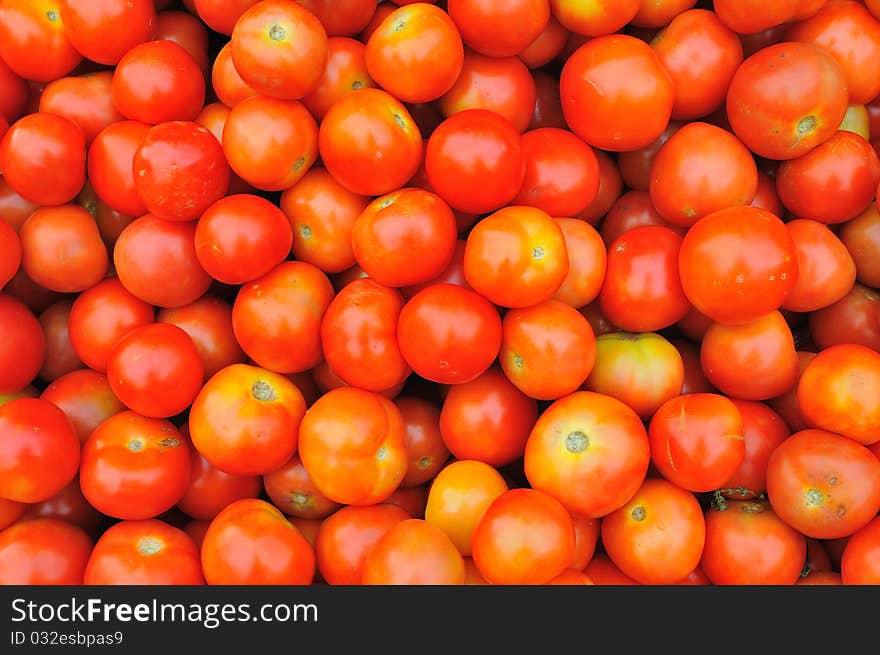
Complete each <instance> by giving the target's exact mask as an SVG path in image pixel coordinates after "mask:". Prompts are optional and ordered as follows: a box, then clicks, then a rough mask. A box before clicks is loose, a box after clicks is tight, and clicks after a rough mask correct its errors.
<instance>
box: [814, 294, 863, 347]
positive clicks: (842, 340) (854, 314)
mask: <svg viewBox="0 0 880 655" xmlns="http://www.w3.org/2000/svg"><path fill="white" fill-rule="evenodd" d="M809 325H810V335H811V336H812V338H813V342H814V343H815V344H816V346H818V347H819V348H828V347H830V346H836V345H842V344H858V345H862V346H866V347H867V348H871V349H872V350H880V294H878V293H877V292H876V291H875V290H874V289H869V288H868V287H866V286H864V285H861V284H859V283H858V282H856V283H855V284H854V285H853V288H852V289H850V291H849V293H848V294H846V295H845V296H844V297H843V298H841V299H840V300H838V301H837V302H836V303H834V304H833V305H828V306H827V307H823V308H822V309H820V310H818V311H815V312H811V313H810V315H809Z"/></svg>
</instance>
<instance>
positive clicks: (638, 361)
mask: <svg viewBox="0 0 880 655" xmlns="http://www.w3.org/2000/svg"><path fill="white" fill-rule="evenodd" d="M683 383H684V363H683V361H682V357H681V355H680V354H679V352H678V350H677V349H676V347H675V346H674V345H672V344H671V343H670V342H669V341H667V340H666V339H665V338H663V337H662V336H660V335H659V334H654V333H651V332H648V333H642V334H633V333H630V332H613V333H609V334H603V335H601V336H599V337H598V338H597V339H596V362H595V364H594V365H593V368H592V371H591V372H590V375H589V377H588V378H587V380H586V382H585V384H584V389H586V390H588V391H594V392H596V393H600V394H604V395H606V396H611V397H612V398H616V399H617V400H620V401H621V402H623V403H624V404H626V405H627V406H628V407H630V408H631V409H632V410H633V411H635V413H636V414H638V415H639V417H640V418H641V419H642V420H645V421H647V420H650V418H651V417H652V416H653V415H654V412H656V411H657V408H658V407H660V405H662V404H663V403H665V402H666V401H667V400H669V399H670V398H673V397H675V396H678V395H679V394H680V393H681V390H682V385H683Z"/></svg>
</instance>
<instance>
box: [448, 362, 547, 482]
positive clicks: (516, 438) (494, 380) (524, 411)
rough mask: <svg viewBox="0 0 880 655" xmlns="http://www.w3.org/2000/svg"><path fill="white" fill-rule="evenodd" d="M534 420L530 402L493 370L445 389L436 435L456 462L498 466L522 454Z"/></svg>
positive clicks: (535, 410)
mask: <svg viewBox="0 0 880 655" xmlns="http://www.w3.org/2000/svg"><path fill="white" fill-rule="evenodd" d="M537 418H538V407H537V403H536V402H535V400H534V399H533V398H529V397H528V396H526V395H525V394H524V393H523V392H521V391H520V390H519V389H517V388H516V387H515V386H514V385H513V383H512V382H510V380H509V379H508V378H507V376H506V375H504V373H503V372H502V371H501V370H499V369H498V368H497V367H494V366H493V367H492V368H489V369H488V370H486V371H485V372H484V373H483V374H482V375H480V376H479V377H477V378H476V379H474V380H471V381H469V382H461V383H457V384H454V385H452V386H451V387H450V388H449V391H448V392H447V394H446V398H445V399H444V401H443V408H442V410H441V412H440V434H441V435H442V437H443V443H444V444H446V447H447V448H448V449H449V451H450V452H451V453H452V454H453V455H454V456H455V457H456V458H457V459H462V460H463V459H473V460H477V461H480V462H484V463H486V464H489V465H490V466H494V467H499V466H504V465H506V464H510V463H511V462H513V461H514V460H516V459H517V458H518V457H521V456H522V454H523V450H524V448H525V444H526V440H527V439H528V437H529V431H530V430H531V429H532V426H534V424H535V421H536V420H537Z"/></svg>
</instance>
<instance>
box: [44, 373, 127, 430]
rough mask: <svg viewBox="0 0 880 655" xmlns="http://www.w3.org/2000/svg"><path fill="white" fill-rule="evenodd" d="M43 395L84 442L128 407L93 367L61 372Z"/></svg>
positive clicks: (104, 377)
mask: <svg viewBox="0 0 880 655" xmlns="http://www.w3.org/2000/svg"><path fill="white" fill-rule="evenodd" d="M40 398H42V399H43V400H47V401H49V402H50V403H52V404H53V405H56V406H57V407H59V408H60V409H61V410H62V411H63V412H64V413H65V414H66V415H67V418H68V419H70V422H71V424H73V427H74V429H75V431H76V434H77V436H78V437H79V441H80V442H81V443H85V441H86V439H88V437H89V435H90V434H91V433H92V432H93V431H94V430H95V429H96V428H97V427H98V426H99V425H100V424H101V423H103V422H104V421H105V420H107V419H108V418H110V417H111V416H113V415H114V414H118V413H119V412H121V411H123V410H124V409H125V407H124V406H123V404H122V403H121V402H120V401H119V399H118V398H117V397H116V395H115V394H114V393H113V390H112V389H111V388H110V383H109V382H108V381H107V378H106V376H104V375H101V374H100V373H98V372H97V371H93V370H90V369H81V370H76V371H71V372H70V373H67V374H66V375H62V376H60V377H59V378H57V379H56V380H55V381H53V382H52V384H50V385H49V386H48V387H46V389H45V391H43V393H42V395H41V396H40Z"/></svg>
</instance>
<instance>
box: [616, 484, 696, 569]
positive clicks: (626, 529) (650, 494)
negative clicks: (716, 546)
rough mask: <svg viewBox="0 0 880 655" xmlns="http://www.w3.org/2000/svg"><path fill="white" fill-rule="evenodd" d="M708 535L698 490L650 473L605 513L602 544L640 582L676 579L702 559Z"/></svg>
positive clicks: (620, 565) (693, 567)
mask: <svg viewBox="0 0 880 655" xmlns="http://www.w3.org/2000/svg"><path fill="white" fill-rule="evenodd" d="M705 539H706V524H705V521H704V519H703V510H702V508H701V507H700V503H699V502H697V499H696V498H695V497H694V495H693V494H692V493H690V492H688V491H685V490H684V489H680V488H679V487H676V486H675V485H674V484H672V483H671V482H667V481H666V480H661V479H657V478H648V479H647V480H645V482H644V484H642V486H641V487H640V488H639V490H638V491H636V493H635V495H634V496H633V497H632V498H630V499H629V501H628V502H627V503H626V504H625V505H624V506H623V507H621V508H620V509H617V510H615V511H614V512H612V513H611V514H609V515H608V516H606V517H605V518H604V519H602V545H603V546H604V548H605V552H606V553H607V554H608V556H609V557H610V558H611V560H612V561H613V562H614V563H615V564H616V565H617V566H618V567H619V568H620V570H621V571H623V573H625V574H626V575H628V576H629V577H631V578H634V579H635V580H637V581H639V582H641V583H642V584H675V583H676V582H678V581H679V580H682V579H684V578H685V577H687V575H688V574H689V573H690V572H691V571H693V570H694V569H695V568H696V567H697V566H698V565H699V563H700V556H701V555H702V554H703V544H704V542H705Z"/></svg>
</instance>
